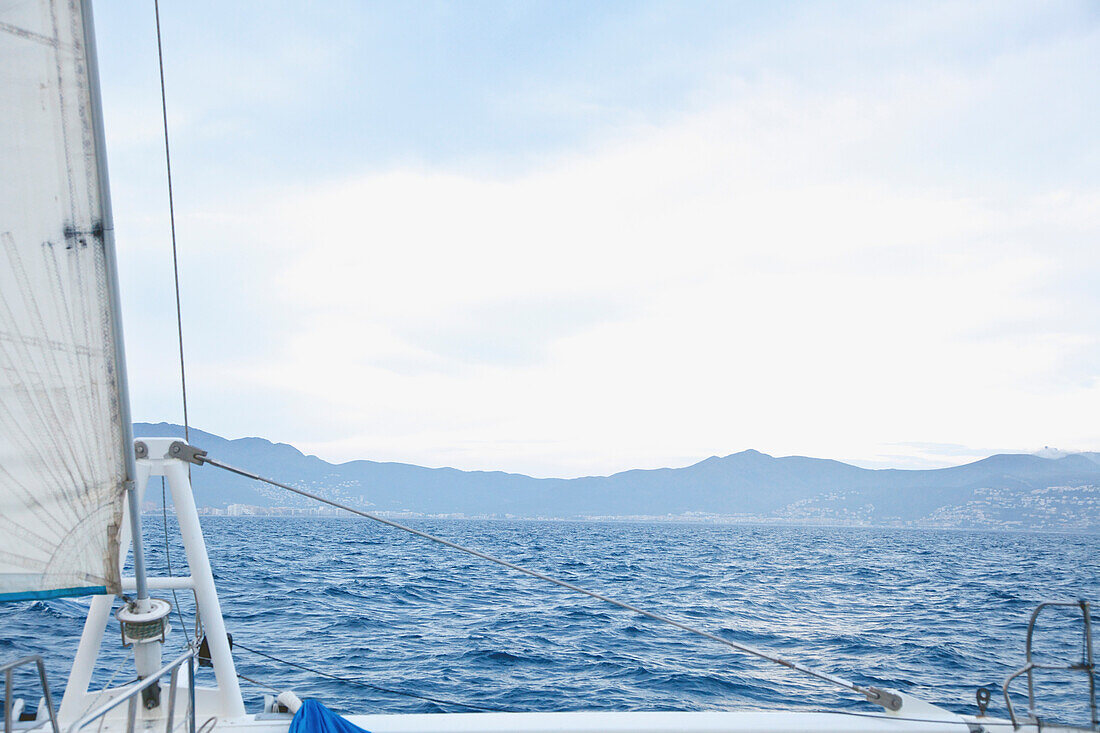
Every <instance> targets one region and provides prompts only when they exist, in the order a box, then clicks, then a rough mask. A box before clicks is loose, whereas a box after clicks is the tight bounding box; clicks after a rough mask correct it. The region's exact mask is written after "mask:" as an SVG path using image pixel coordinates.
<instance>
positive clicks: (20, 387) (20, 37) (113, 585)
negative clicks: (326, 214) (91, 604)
mask: <svg viewBox="0 0 1100 733" xmlns="http://www.w3.org/2000/svg"><path fill="white" fill-rule="evenodd" d="M84 23H85V18H84V17H83V9H82V4H81V3H80V2H79V1H78V0H0V600H11V599H19V598H40V597H49V596H58V595H76V594H86V593H103V592H107V591H109V592H116V591H118V590H119V562H118V554H119V553H118V539H119V537H118V532H119V526H120V523H121V519H122V507H123V499H124V495H125V494H124V491H125V490H124V482H125V478H126V459H125V457H124V456H125V451H124V446H125V444H126V438H127V435H128V434H129V432H128V431H127V430H126V429H125V427H124V424H123V419H124V418H125V419H128V417H129V415H128V412H129V410H128V405H127V403H125V398H124V397H120V395H121V392H120V376H121V374H123V373H124V372H122V371H120V370H121V369H122V365H121V364H120V363H119V357H118V354H119V353H120V352H119V343H118V339H120V338H121V336H120V335H119V329H118V327H117V324H116V322H115V319H114V317H113V315H112V313H113V297H114V296H113V295H112V283H113V279H114V277H115V275H114V256H113V252H112V250H111V242H110V241H108V239H109V237H108V236H105V228H106V229H107V230H109V229H110V228H111V224H110V209H109V205H108V203H107V201H106V193H105V191H104V190H103V189H104V188H105V183H106V177H105V172H104V171H101V169H100V166H101V165H103V163H102V161H100V160H98V158H99V157H101V154H100V153H98V152H97V147H101V146H99V145H98V144H97V132H96V131H97V126H99V125H101V122H100V121H99V119H98V116H99V109H98V96H97V95H98V90H96V89H94V85H95V84H96V83H97V80H96V79H95V67H94V58H91V57H90V53H89V51H88V49H87V48H86V47H85V43H86V42H85V32H84ZM98 129H102V128H101V127H99V128H98ZM108 235H109V232H108Z"/></svg>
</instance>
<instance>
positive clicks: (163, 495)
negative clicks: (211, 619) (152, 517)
mask: <svg viewBox="0 0 1100 733" xmlns="http://www.w3.org/2000/svg"><path fill="white" fill-rule="evenodd" d="M160 512H161V515H162V516H163V517H164V560H165V563H166V564H167V565H168V577H169V578H171V577H172V552H171V550H169V548H168V490H167V489H166V488H165V484H164V477H163V476H161V477H160ZM172 600H173V601H174V602H175V603H174V604H173V605H175V607H176V614H177V615H178V616H179V619H180V627H181V628H182V629H183V636H184V638H185V639H187V648H188V649H192V648H194V647H193V646H192V642H191V632H190V631H188V630H187V622H186V621H184V620H183V611H182V610H181V609H180V599H179V596H177V595H176V589H175V588H173V589H172ZM197 605H198V604H196V607H197Z"/></svg>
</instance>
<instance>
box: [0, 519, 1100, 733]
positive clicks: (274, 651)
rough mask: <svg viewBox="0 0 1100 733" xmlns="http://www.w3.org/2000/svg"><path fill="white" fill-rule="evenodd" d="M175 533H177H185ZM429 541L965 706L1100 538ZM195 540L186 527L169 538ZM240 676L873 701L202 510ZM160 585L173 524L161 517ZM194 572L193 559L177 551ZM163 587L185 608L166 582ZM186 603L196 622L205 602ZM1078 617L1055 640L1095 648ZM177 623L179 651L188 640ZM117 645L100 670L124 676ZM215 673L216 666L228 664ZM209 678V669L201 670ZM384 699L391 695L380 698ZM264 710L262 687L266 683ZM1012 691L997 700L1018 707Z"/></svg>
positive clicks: (394, 704)
mask: <svg viewBox="0 0 1100 733" xmlns="http://www.w3.org/2000/svg"><path fill="white" fill-rule="evenodd" d="M170 521H171V520H170ZM417 527H418V528H423V529H426V530H427V531H430V532H433V533H437V534H440V535H442V536H444V537H446V538H448V539H451V540H453V541H456V542H459V543H463V544H468V545H471V546H474V547H477V548H479V549H482V550H485V551H487V552H490V553H493V554H497V555H499V556H501V557H504V558H507V559H511V560H513V561H515V562H518V563H521V564H526V565H529V566H531V567H534V568H537V569H540V570H544V571H546V572H548V573H550V574H553V575H557V576H558V577H561V578H563V579H565V580H568V581H570V582H573V583H576V584H578V585H582V586H584V587H588V588H591V589H593V590H597V591H600V592H604V593H606V594H608V595H611V596H614V597H617V598H620V599H622V600H625V601H628V602H631V603H634V604H637V605H640V606H643V607H647V608H650V609H652V610H654V611H657V612H660V613H665V614H667V615H671V616H674V617H677V618H681V619H683V620H685V621H687V622H689V623H693V624H698V625H701V626H704V627H706V628H708V629H710V630H712V631H715V632H716V633H719V634H721V635H723V636H725V637H726V638H729V639H731V640H736V641H740V642H745V643H748V644H752V645H756V646H760V647H764V648H766V649H770V650H773V651H775V652H778V653H780V654H784V655H787V656H789V657H791V658H793V659H796V660H799V661H802V662H805V663H808V664H811V665H816V666H819V667H821V668H823V669H825V670H828V671H830V672H834V673H837V674H840V675H842V676H845V677H847V678H848V679H851V680H852V681H854V682H857V683H861V684H873V685H881V686H887V687H894V688H898V689H900V690H902V691H905V692H909V693H912V694H915V695H919V696H921V697H923V698H925V699H927V700H929V701H931V702H935V703H938V704H941V705H944V706H946V707H948V708H951V709H954V710H957V711H959V712H973V711H974V691H975V689H976V688H977V687H978V686H981V685H993V684H996V685H999V684H1000V682H1001V681H1002V680H1003V679H1004V678H1005V677H1006V676H1007V675H1008V674H1009V672H1010V671H1011V670H1013V669H1014V668H1016V667H1019V666H1020V665H1021V664H1022V660H1023V652H1024V636H1025V630H1026V624H1027V619H1028V615H1029V614H1030V612H1031V610H1032V609H1033V607H1034V606H1035V604H1036V603H1038V602H1039V601H1041V600H1044V599H1051V598H1058V599H1066V598H1069V599H1074V598H1078V597H1085V598H1090V599H1092V600H1093V601H1096V600H1098V599H1100V537H1097V536H1084V535H1082V536H1075V535H1053V534H1006V533H983V532H951V531H933V530H921V531H916V530H912V531H910V530H888V529H867V528H800V527H773V526H766V527H765V526H746V525H702V524H699V525H696V524H671V523H626V522H623V523H613V522H608V523H594V522H536V521H484V522H482V521H457V520H456V521H445V520H431V521H429V520H424V521H421V522H418V523H417ZM169 529H170V531H171V533H172V536H173V537H174V536H175V525H174V523H172V524H171V525H170V528H169ZM203 529H204V531H205V533H206V537H207V543H208V546H209V549H210V556H211V560H212V563H213V566H214V570H215V575H216V580H217V583H218V588H219V591H220V595H221V598H222V603H223V609H224V612H225V616H226V623H227V624H228V627H229V629H230V631H231V633H232V634H233V636H234V639H235V640H236V641H239V642H240V643H241V644H242V645H244V646H247V647H250V648H253V649H256V650H259V651H263V652H266V653H268V654H271V655H274V656H276V657H281V658H285V659H289V660H293V661H295V662H298V663H301V664H304V665H306V666H311V667H316V668H318V669H323V670H325V671H327V672H332V673H335V674H338V675H345V676H348V677H354V678H356V679H358V680H360V681H362V682H364V683H367V684H370V685H373V686H374V687H373V688H364V687H356V686H351V685H348V684H345V683H342V682H338V681H335V680H330V679H324V678H320V677H317V676H316V675H312V674H310V673H308V672H306V671H303V670H301V669H296V668H292V667H287V666H285V665H282V664H279V663H277V662H275V661H272V660H270V659H267V658H265V657H262V656H259V655H255V654H252V653H249V652H247V651H244V650H243V649H238V654H237V661H238V666H239V670H240V671H241V672H242V673H243V674H245V675H247V676H248V677H252V678H255V679H257V680H260V681H262V682H265V683H267V684H270V685H272V686H273V687H276V688H279V689H288V688H294V689H295V690H296V691H297V692H298V693H299V695H302V696H312V697H317V698H319V699H321V700H323V701H325V702H326V703H327V704H329V705H330V706H332V707H335V708H336V709H341V710H345V711H350V710H354V711H356V712H368V711H378V712H413V711H415V712H436V711H440V712H441V711H461V710H463V708H462V707H460V706H458V705H452V704H449V703H448V702H431V701H428V700H423V699H418V698H410V697H406V696H402V695H397V694H393V692H387V691H386V690H390V691H402V692H406V693H411V694H417V695H422V696H427V697H432V698H435V699H436V700H439V701H451V700H453V701H459V702H464V703H468V704H471V705H477V706H479V707H484V708H492V709H503V710H704V709H709V710H715V709H723V710H725V709H746V708H754V709H761V708H774V707H776V706H782V707H785V708H823V707H829V708H843V709H851V708H859V707H862V706H863V705H865V704H864V703H861V702H860V701H859V700H858V699H856V698H854V697H852V696H850V695H846V694H844V693H843V692H840V691H836V690H833V689H831V688H829V687H828V686H823V685H822V684H820V683H818V682H816V681H814V680H811V679H808V678H805V677H801V676H798V675H795V674H793V673H790V672H789V671H788V670H785V669H783V668H780V667H777V666H775V665H770V664H768V663H765V662H762V661H760V660H757V659H755V658H752V657H748V656H745V655H743V654H739V653H737V652H734V651H733V650H730V649H728V648H725V647H723V646H721V645H717V644H713V643H709V642H706V641H705V640H702V639H699V638H696V637H693V636H691V635H688V634H685V633H683V632H680V631H678V630H676V629H673V628H669V627H665V626H661V625H658V624H656V623H653V622H650V621H648V620H646V619H643V618H639V617H637V616H635V615H633V614H629V613H627V612H625V611H620V610H618V609H615V608H612V607H608V606H603V605H600V604H599V602H597V601H594V600H592V599H589V598H585V597H581V596H577V595H573V594H570V593H568V592H566V591H564V590H562V589H560V588H557V587H555V586H551V585H548V584H545V583H542V582H539V581H537V580H534V579H531V578H527V577H525V576H519V575H516V574H514V573H511V572H509V571H506V570H504V569H503V568H499V567H496V566H493V565H490V564H487V563H483V562H481V561H478V560H475V559H474V558H471V557H468V556H465V555H462V554H459V553H456V552H454V551H451V550H447V549H443V548H439V547H436V546H434V545H431V544H429V543H426V542H425V541H423V540H421V539H419V538H416V537H411V536H406V535H404V534H401V533H399V532H396V531H394V530H392V529H389V528H384V527H380V526H376V525H374V524H372V523H368V522H365V521H361V520H354V519H300V518H248V517H208V518H204V521H203ZM145 530H146V531H145V533H146V547H147V548H148V552H149V555H150V557H149V564H150V569H151V571H152V572H163V570H164V538H163V535H162V534H161V533H162V531H163V529H162V527H161V526H160V522H159V517H146V527H145ZM172 548H173V549H172V559H173V564H174V568H175V569H176V571H177V573H180V572H182V571H183V570H184V569H185V567H184V566H185V563H184V558H183V551H182V548H181V547H180V546H179V545H178V543H177V542H173V543H172ZM159 595H165V594H164V593H161V594H159ZM179 601H180V603H181V606H182V610H183V612H184V614H185V617H186V619H185V620H186V623H187V624H188V626H190V625H191V623H192V619H191V616H192V615H193V603H192V601H191V599H190V597H189V595H188V596H187V597H184V594H180V597H179ZM87 607H88V604H87V599H73V600H51V601H45V602H42V601H38V602H23V603H15V604H8V605H6V606H0V651H2V653H3V656H4V658H10V657H14V656H15V655H16V654H22V653H30V652H35V651H37V652H44V653H45V654H46V655H47V657H48V661H49V670H50V671H49V674H50V679H51V683H52V684H53V685H54V686H55V688H58V689H59V690H60V688H61V687H62V686H63V684H62V683H63V681H64V676H65V675H66V674H67V672H68V662H69V660H70V659H71V658H72V654H73V651H74V650H75V647H76V642H77V640H78V638H79V634H80V629H81V626H82V623H83V618H84V614H85V612H86V610H87ZM1071 620H1072V617H1071V616H1069V615H1068V614H1066V615H1057V614H1055V615H1052V616H1051V617H1049V619H1048V621H1047V622H1046V623H1045V625H1044V626H1043V628H1041V629H1040V631H1039V632H1038V634H1037V642H1038V646H1039V648H1040V649H1041V652H1042V653H1043V654H1046V655H1048V657H1049V658H1053V657H1057V656H1060V657H1062V658H1067V659H1069V658H1079V655H1080V631H1079V628H1078V627H1076V626H1074V625H1073V624H1072V623H1071ZM174 625H175V626H176V627H177V628H176V630H174V631H173V633H172V637H173V639H172V644H171V646H172V647H173V650H174V649H175V648H182V644H183V635H182V634H181V633H180V632H179V630H178V626H179V621H178V619H176V618H174ZM115 639H116V637H114V636H112V634H111V633H108V635H107V637H106V642H105V644H104V653H103V659H102V660H101V663H100V667H101V670H100V671H101V675H100V676H99V678H98V679H99V680H100V681H103V680H105V679H106V678H107V677H108V676H109V675H110V672H111V671H113V670H114V669H115V668H116V667H117V666H118V665H119V663H120V661H121V659H122V657H121V655H120V652H119V650H118V648H117V647H118V644H117V643H116V642H115ZM203 674H205V675H209V674H210V673H209V670H204V671H203ZM200 681H202V680H200ZM379 688H381V689H379ZM245 694H246V697H247V698H248V700H247V702H248V704H249V705H251V706H256V705H258V704H259V699H260V697H261V696H262V694H263V690H261V689H259V688H257V687H254V686H252V685H250V684H245ZM1040 694H1041V699H1040V702H1041V703H1042V704H1043V709H1044V710H1048V711H1051V712H1053V713H1055V717H1058V718H1061V719H1063V720H1066V719H1069V720H1082V719H1084V716H1085V714H1086V711H1087V703H1086V695H1087V686H1086V684H1085V679H1084V676H1083V675H1080V676H1079V678H1075V677H1073V676H1072V675H1061V676H1058V675H1053V674H1052V675H1048V678H1044V681H1043V684H1042V685H1041V686H1040ZM998 701H999V696H998V695H995V696H994V704H995V705H997V704H998Z"/></svg>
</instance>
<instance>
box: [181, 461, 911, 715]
mask: <svg viewBox="0 0 1100 733" xmlns="http://www.w3.org/2000/svg"><path fill="white" fill-rule="evenodd" d="M177 446H178V447H179V449H178V450H177ZM172 456H173V457H176V458H181V459H184V460H188V461H189V462H191V463H196V464H198V465H203V464H210V465H211V466H214V467H215V468H220V469H222V470H223V471H228V472H230V473H235V474H237V475H238V476H244V477H245V478H250V479H252V480H254V481H260V482H262V483H265V484H269V485H271V486H276V487H278V488H280V489H284V490H286V491H290V492H292V493H295V494H298V495H299V496H304V497H306V498H307V499H313V500H314V501H318V502H321V503H323V504H328V505H329V506H333V507H336V508H337V509H343V510H344V511H346V512H350V513H352V514H356V515H358V516H360V517H364V518H366V519H371V520H373V521H375V522H378V523H380V524H385V525H387V526H390V527H393V528H395V529H400V530H402V531H404V532H408V533H409V534H414V535H416V536H417V537H423V538H424V539H426V540H431V541H432V542H435V543H437V544H440V545H443V546H444V547H449V548H451V549H453V550H458V551H459V552H464V553H466V554H467V555H473V556H474V557H477V558H481V559H482V560H487V561H489V562H492V563H496V564H497V565H500V566H502V567H506V568H508V569H510V570H515V571H516V572H518V573H523V574H524V575H529V576H531V577H532V578H538V579H539V580H545V581H546V582H548V583H553V584H554V585H557V586H560V587H562V588H565V589H566V590H570V591H573V592H574V593H580V594H582V595H586V596H588V597H589V598H595V599H596V600H599V601H603V602H604V603H610V604H611V605H613V606H618V607H619V608H622V609H625V610H627V611H632V612H633V613H637V614H639V615H641V616H645V617H646V618H649V619H653V620H654V621H660V622H661V623H664V624H668V625H669V626H675V627H676V628H678V629H681V630H683V631H687V632H689V633H692V634H695V635H696V636H701V637H703V638H704V639H710V640H711V641H716V642H718V643H719V644H724V645H726V646H728V647H730V648H732V649H736V650H738V651H741V652H745V653H747V654H752V655H753V656H756V657H759V658H761V659H766V660H767V661H769V662H774V663H775V664H780V665H782V666H784V667H787V668H789V669H793V670H794V671H796V672H801V673H802V674H805V675H808V676H810V677H814V678H816V679H819V680H822V681H824V682H828V683H830V684H832V685H835V686H837V687H840V688H842V689H845V690H849V691H851V692H856V693H858V694H860V695H862V696H864V697H865V698H867V700H868V701H870V702H873V703H875V704H876V705H881V706H882V707H884V708H887V709H889V710H894V711H896V710H899V709H900V708H901V698H900V697H898V696H897V695H895V694H893V693H891V692H888V691H886V690H882V689H880V688H878V687H861V686H859V685H857V684H855V683H854V682H850V681H848V680H846V679H844V678H843V677H839V676H837V675H834V674H831V673H829V672H824V671H822V670H817V669H814V668H812V667H807V666H806V665H804V664H801V663H799V662H793V661H791V660H789V659H784V658H783V657H780V656H778V655H776V654H772V653H771V652H766V651H764V650H762V649H757V648H756V647H753V646H749V645H748V644H742V643H740V642H736V641H730V640H729V639H724V638H722V637H721V636H718V635H717V634H713V633H711V632H709V631H706V630H704V629H700V628H696V627H694V626H689V625H688V624H685V623H683V622H681V621H677V620H676V619H673V618H669V617H668V616H664V615H661V614H659V613H654V612H653V611H647V610H646V609H644V608H639V607H638V606H635V605H632V604H630V603H626V602H624V601H619V600H616V599H614V598H610V597H608V596H605V595H603V594H601V593H596V592H595V591H591V590H588V589H587V588H582V587H580V586H579V585H574V584H573V583H569V582H567V581H564V580H560V579H558V578H554V577H552V576H550V575H547V574H545V573H542V572H539V571H538V570H531V569H530V568H525V567H523V566H522V565H516V564H515V563H512V562H509V561H507V560H502V559H501V558H499V557H494V556H493V555H489V554H486V553H484V552H481V551H480V550H475V549H473V548H471V547H465V546H464V545H460V544H458V543H455V542H451V541H450V540H446V539H443V538H442V537H438V536H436V535H433V534H430V533H428V532H423V531H421V530H419V529H414V528H412V527H409V526H406V525H404V524H401V523H400V522H395V521H393V520H392V519H386V518H385V517H381V516H378V515H377V514H371V513H370V512H365V511H363V510H361V509H355V508H353V507H350V506H347V505H346V504H341V503H339V502H336V501H333V500H331V499H326V498H324V497H323V496H319V495H317V494H314V493H311V492H309V491H305V490H304V489H299V488H296V487H294V486H290V485H288V484H284V483H281V482H279V481H275V480H274V479H269V478H265V477H263V476H260V475H258V474H255V473H252V472H251V471H246V470H244V469H241V468H236V467H234V466H230V465H228V464H226V463H222V462H221V461H219V460H217V459H215V458H210V457H209V456H207V455H206V452H205V451H202V450H198V449H196V448H193V447H191V446H186V445H183V444H180V443H176V444H173V446H172Z"/></svg>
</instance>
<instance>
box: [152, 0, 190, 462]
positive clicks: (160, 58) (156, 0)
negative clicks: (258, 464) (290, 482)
mask: <svg viewBox="0 0 1100 733" xmlns="http://www.w3.org/2000/svg"><path fill="white" fill-rule="evenodd" d="M153 13H154V15H155V16H156V20H157V63H158V65H159V66H160V111H161V117H162V118H163V120H164V168H165V170H166V171H167V176H168V221H169V223H170V225H171V229H172V275H173V277H174V278H175V285H176V333H177V335H178V337H179V346H180V391H181V392H182V393H183V439H184V440H186V441H187V442H191V425H190V422H189V421H188V418H187V370H186V369H185V367H184V361H183V315H182V311H181V309H180V267H179V257H178V255H177V252H176V205H175V199H174V198H173V196H172V154H171V151H170V149H169V146H168V97H167V94H166V93H165V89H164V50H163V48H162V46H161V38H160V0H153ZM188 475H190V467H188Z"/></svg>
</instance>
